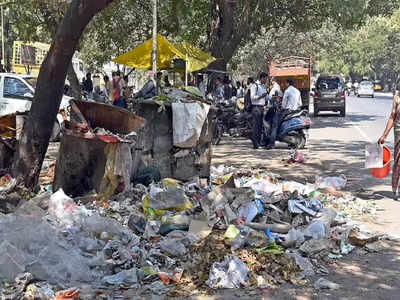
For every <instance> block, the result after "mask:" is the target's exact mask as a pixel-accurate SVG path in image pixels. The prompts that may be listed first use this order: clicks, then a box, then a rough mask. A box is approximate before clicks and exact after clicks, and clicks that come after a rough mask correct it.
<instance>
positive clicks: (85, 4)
mask: <svg viewBox="0 0 400 300" xmlns="http://www.w3.org/2000/svg"><path fill="white" fill-rule="evenodd" d="M112 1H113V0H72V2H71V4H70V5H69V8H68V10H67V12H66V14H65V16H64V18H63V20H62V22H61V24H60V25H59V26H58V29H57V34H56V37H55V39H54V40H53V43H52V45H51V47H50V50H49V52H48V54H47V56H46V58H45V60H44V61H43V64H42V66H41V68H40V73H39V77H38V82H37V87H36V92H35V97H34V99H33V103H32V107H31V110H30V112H29V115H28V118H27V120H26V123H25V126H24V130H23V133H22V137H21V139H20V141H19V145H18V149H17V152H16V154H15V156H14V161H13V167H12V175H13V177H14V178H17V180H18V182H19V183H23V184H24V185H25V186H26V187H27V188H30V189H33V188H34V187H35V186H36V184H37V182H38V178H39V175H40V170H41V167H42V164H43V160H44V157H45V154H46V152H47V148H48V145H49V139H50V136H51V132H52V128H53V125H54V122H55V121H56V117H57V113H58V109H59V106H60V103H61V99H62V95H63V91H64V83H65V78H66V75H67V70H68V66H69V65H70V64H71V60H72V56H73V55H74V53H75V50H76V47H77V45H78V42H79V39H80V37H81V35H82V33H83V30H84V29H85V27H86V26H87V24H88V23H89V22H90V20H91V19H92V18H93V16H94V15H95V14H97V13H98V12H100V11H101V10H103V9H104V8H105V7H107V6H108V5H109V4H110V3H111V2H112Z"/></svg>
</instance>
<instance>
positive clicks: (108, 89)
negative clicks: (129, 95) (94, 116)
mask: <svg viewBox="0 0 400 300" xmlns="http://www.w3.org/2000/svg"><path fill="white" fill-rule="evenodd" d="M103 80H104V91H105V94H106V96H107V100H108V102H110V103H112V102H113V87H112V83H111V81H110V78H109V77H108V76H107V75H104V77H103Z"/></svg>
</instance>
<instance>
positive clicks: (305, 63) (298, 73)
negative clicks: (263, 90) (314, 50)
mask: <svg viewBox="0 0 400 300" xmlns="http://www.w3.org/2000/svg"><path fill="white" fill-rule="evenodd" d="M311 71H312V62H311V58H307V57H299V56H289V57H284V58H280V59H275V60H273V61H271V62H270V64H269V76H270V77H275V78H276V79H277V81H278V83H279V85H280V86H281V89H282V91H284V90H285V89H286V88H287V84H286V79H288V78H292V79H293V80H294V82H295V87H296V88H297V89H298V90H299V91H300V92H301V99H302V101H303V108H305V109H308V106H309V103H310V91H311Z"/></svg>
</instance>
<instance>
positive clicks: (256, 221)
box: [0, 166, 380, 299]
mask: <svg viewBox="0 0 400 300" xmlns="http://www.w3.org/2000/svg"><path fill="white" fill-rule="evenodd" d="M6 182H7V188H4V189H2V190H0V191H2V195H3V197H5V198H7V196H8V195H10V190H11V188H12V186H13V184H14V182H13V181H12V180H11V179H10V178H8V180H7V181H6ZM345 185H346V178H345V177H343V176H339V177H325V178H322V177H321V178H317V179H316V182H315V183H314V184H301V183H298V182H294V181H285V180H281V179H280V178H278V176H276V175H274V174H271V173H262V172H258V171H254V170H237V169H233V168H229V167H224V166H220V167H218V168H214V167H212V176H211V177H210V184H208V183H207V184H206V183H205V182H203V181H202V182H200V180H195V179H194V180H192V181H189V182H186V183H182V182H180V181H178V180H175V179H170V178H166V179H163V180H161V181H160V182H152V183H150V184H149V185H148V186H145V185H142V184H137V185H135V186H134V187H132V188H130V189H125V190H124V191H122V192H121V191H116V192H115V193H114V195H112V196H111V197H110V199H109V201H107V203H105V204H104V202H103V201H99V199H98V197H97V195H96V194H88V195H86V196H84V197H79V198H75V199H72V198H70V197H69V196H67V195H66V194H65V193H64V191H63V190H62V189H59V190H58V191H57V192H55V193H52V192H45V193H43V194H41V195H39V196H36V197H34V198H32V199H31V200H26V199H24V198H23V199H20V200H19V201H18V203H17V204H16V205H15V206H14V209H12V208H11V207H10V206H9V207H8V210H7V214H4V215H2V216H1V217H0V241H1V243H0V253H1V255H0V260H1V266H2V267H1V268H0V278H2V279H4V280H2V281H1V282H2V283H1V284H0V292H1V295H2V299H51V298H52V297H55V296H56V297H58V298H56V299H64V298H62V297H65V298H67V297H69V295H72V296H71V297H70V298H68V299H78V298H79V297H80V299H95V297H96V295H104V296H105V297H108V296H109V297H117V298H118V297H122V298H123V297H127V298H129V297H135V296H139V295H145V294H158V295H164V294H168V295H172V296H188V295H192V294H196V293H200V292H204V291H206V292H207V291H210V290H215V289H220V288H228V289H236V288H262V289H265V288H273V287H276V286H279V285H280V284H282V283H284V282H291V283H293V284H301V283H304V282H305V280H307V278H309V277H310V276H314V275H326V274H327V273H328V272H329V270H328V269H327V268H326V267H325V266H324V263H326V262H329V261H331V260H334V259H339V258H341V257H343V256H344V255H347V254H349V253H350V252H352V251H353V250H354V249H355V247H365V248H366V249H367V250H368V247H369V248H370V249H376V247H374V246H371V245H373V244H374V243H377V242H379V238H380V237H379V236H376V235H373V234H368V233H365V232H362V231H360V230H359V229H358V228H357V227H356V226H355V225H354V223H353V222H352V220H351V219H350V217H349V216H351V215H353V214H373V213H374V209H373V208H370V207H369V206H367V205H364V206H363V207H362V208H359V207H358V205H357V203H358V201H357V199H355V198H354V197H352V196H351V194H349V193H346V192H343V191H342V189H343V188H344V187H345ZM118 192H119V193H118ZM315 286H318V287H321V286H322V287H323V288H330V287H331V288H337V286H335V285H332V284H327V283H326V282H325V281H323V280H319V281H318V282H316V283H315ZM32 297H33V298H32ZM111 299H112V298H111Z"/></svg>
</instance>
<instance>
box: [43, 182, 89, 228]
mask: <svg viewBox="0 0 400 300" xmlns="http://www.w3.org/2000/svg"><path fill="white" fill-rule="evenodd" d="M49 214H50V216H52V217H53V218H54V219H56V220H57V221H58V222H59V223H60V224H62V225H63V226H66V227H70V226H73V225H80V223H81V222H82V218H83V217H84V216H88V215H90V211H88V210H86V209H85V207H84V206H79V205H77V204H76V203H75V202H74V200H73V199H72V198H70V197H68V196H67V195H65V193H64V191H63V189H59V190H58V191H57V192H56V193H54V194H53V195H51V197H50V200H49Z"/></svg>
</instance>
